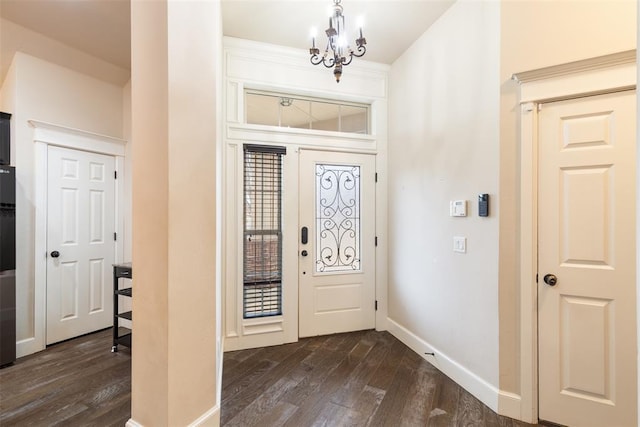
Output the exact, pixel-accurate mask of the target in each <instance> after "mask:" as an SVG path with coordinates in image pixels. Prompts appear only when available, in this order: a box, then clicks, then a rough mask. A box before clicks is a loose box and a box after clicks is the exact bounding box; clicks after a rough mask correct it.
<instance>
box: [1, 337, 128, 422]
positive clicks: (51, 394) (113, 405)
mask: <svg viewBox="0 0 640 427" xmlns="http://www.w3.org/2000/svg"><path fill="white" fill-rule="evenodd" d="M130 401H131V353H130V351H129V349H128V348H126V347H120V351H118V352H117V353H111V329H109V330H105V331H101V332H96V333H94V334H90V335H85V336H82V337H79V338H75V339H73V340H69V341H65V342H62V343H59V344H56V345H53V346H50V347H49V348H47V349H46V350H44V351H41V352H39V353H35V354H32V355H30V356H26V357H22V358H20V359H18V360H17V361H16V362H15V363H14V364H13V365H11V366H7V367H5V368H2V369H0V426H2V427H5V426H53V425H64V426H123V425H124V424H125V423H126V422H127V420H129V418H130V417H131V404H130Z"/></svg>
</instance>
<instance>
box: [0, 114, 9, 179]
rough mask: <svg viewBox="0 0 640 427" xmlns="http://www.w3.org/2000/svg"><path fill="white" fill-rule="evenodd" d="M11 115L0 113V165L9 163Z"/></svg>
mask: <svg viewBox="0 0 640 427" xmlns="http://www.w3.org/2000/svg"><path fill="white" fill-rule="evenodd" d="M10 126H11V114H9V113H3V112H0V165H2V166H6V165H8V164H10V163H11V145H10V144H11V137H10V135H11V130H10V129H11V128H10Z"/></svg>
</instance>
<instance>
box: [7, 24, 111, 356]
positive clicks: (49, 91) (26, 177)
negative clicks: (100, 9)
mask: <svg viewBox="0 0 640 427" xmlns="http://www.w3.org/2000/svg"><path fill="white" fill-rule="evenodd" d="M3 31H4V28H3ZM2 92H3V94H4V93H6V94H8V95H9V94H11V95H12V99H11V97H10V98H7V99H6V101H5V96H3V105H6V106H7V110H9V111H7V112H9V113H13V117H12V124H11V125H12V137H11V140H12V154H11V156H12V160H13V164H14V165H15V166H16V181H17V182H16V184H17V192H16V205H17V211H18V212H19V214H18V215H17V217H16V233H17V239H16V307H17V309H16V313H17V314H16V316H17V319H16V323H17V331H16V332H17V340H18V349H17V351H18V356H22V355H25V354H29V353H32V352H34V351H38V350H41V349H43V348H44V338H45V337H44V330H43V329H42V327H41V326H39V324H38V322H39V320H38V316H43V315H44V312H42V313H40V312H36V309H35V307H36V305H37V304H36V300H38V299H39V300H40V301H42V298H44V295H40V294H38V292H37V291H36V286H35V275H34V270H35V265H34V263H35V253H34V243H35V224H34V215H35V212H34V209H35V193H34V188H35V183H34V168H35V151H34V143H33V128H32V127H31V126H30V125H29V123H28V120H39V121H43V122H49V123H54V124H57V125H61V126H66V127H70V128H75V129H81V130H84V131H88V132H94V133H99V134H103V135H109V136H114V137H121V136H122V128H123V127H122V123H123V122H122V105H123V98H122V89H121V88H120V87H119V86H116V85H113V84H110V83H106V82H104V81H100V80H97V79H95V78H92V77H89V76H87V75H84V74H81V73H78V72H76V71H73V70H71V69H68V68H65V67H61V66H59V65H55V64H52V63H50V62H47V61H44V60H42V59H39V58H35V57H33V56H30V55H26V54H24V53H21V52H18V53H16V54H15V55H14V57H13V62H12V64H11V69H10V71H9V73H8V77H7V78H6V79H5V82H4V85H3V87H2ZM40 307H41V309H42V310H44V307H43V306H40ZM38 311H40V310H38ZM40 321H41V320H40Z"/></svg>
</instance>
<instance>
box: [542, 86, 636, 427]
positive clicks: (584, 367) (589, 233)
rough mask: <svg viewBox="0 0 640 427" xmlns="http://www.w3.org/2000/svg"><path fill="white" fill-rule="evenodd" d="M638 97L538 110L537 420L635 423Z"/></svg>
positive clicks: (578, 423) (598, 98)
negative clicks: (636, 119) (636, 101)
mask: <svg viewBox="0 0 640 427" xmlns="http://www.w3.org/2000/svg"><path fill="white" fill-rule="evenodd" d="M634 103H635V93H632V92H624V93H616V94H608V95H600V96H593V97H588V98H582V99H576V100H569V101H562V102H555V103H549V104H544V105H543V106H542V109H541V111H540V115H539V173H538V174H539V190H538V191H539V194H538V206H539V211H538V227H539V230H538V231H539V233H538V235H539V240H538V254H539V255H538V256H539V285H538V323H539V325H538V335H539V417H540V419H543V420H548V421H552V422H555V423H559V424H562V425H572V426H574V425H575V426H604V425H611V426H613V425H620V426H626V425H636V423H637V415H636V402H637V399H636V396H637V391H636V378H637V376H636V370H637V368H636V354H637V351H636V340H637V338H636V326H635V325H636V307H635V301H636V292H635V277H636V276H635V254H636V247H635V237H634V236H635V230H636V224H635V153H636V147H635V107H634ZM547 275H554V276H556V277H557V281H556V283H555V285H553V284H554V282H553V281H551V280H549V277H550V276H547Z"/></svg>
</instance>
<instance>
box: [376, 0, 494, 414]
mask: <svg viewBox="0 0 640 427" xmlns="http://www.w3.org/2000/svg"><path fill="white" fill-rule="evenodd" d="M499 23H500V7H499V3H496V2H458V3H455V4H454V5H453V6H452V7H451V8H450V9H449V10H448V11H447V12H445V13H444V15H443V16H442V17H441V18H440V19H439V20H438V21H437V22H436V23H435V24H434V25H433V26H432V27H431V28H430V29H429V30H427V32H426V33H424V35H423V36H422V37H420V38H419V39H418V40H417V41H416V42H415V43H414V44H413V45H412V46H411V47H410V48H409V49H408V50H407V51H406V52H405V53H404V54H403V55H402V56H401V57H400V58H399V59H398V60H397V61H396V62H395V63H394V64H393V65H392V68H391V72H390V78H389V81H390V89H389V112H390V113H389V129H390V132H389V204H388V212H389V239H390V247H389V289H388V295H389V319H390V321H391V322H393V323H395V324H399V325H400V326H402V327H404V328H406V329H407V330H408V331H409V332H410V333H411V334H413V335H414V336H416V337H417V339H418V340H420V341H422V342H423V343H425V347H426V348H431V351H435V352H436V356H435V358H431V359H430V360H431V361H433V362H434V363H435V365H436V366H437V367H439V368H440V369H442V370H443V371H444V372H445V373H447V375H449V376H451V377H452V378H454V379H456V381H458V382H460V383H461V384H462V385H463V386H464V387H465V388H467V389H468V390H470V391H472V392H473V393H474V394H475V395H476V396H478V397H479V398H480V399H481V400H483V401H484V402H485V403H487V404H488V405H489V406H491V407H493V408H494V409H495V408H496V406H497V386H498V256H499V254H498V219H499V216H498V211H497V206H498V205H497V203H496V202H497V195H498V178H499V175H498V173H499V171H498V159H499V156H500V153H499V127H498V114H499V74H498V73H499V59H500V57H499V46H500V39H499V37H500V33H499V29H500V28H499ZM479 193H489V194H490V197H491V206H490V209H491V215H490V216H489V217H488V218H481V217H479V216H478V204H477V200H478V194H479ZM457 199H464V200H467V201H468V216H467V217H464V218H454V217H450V216H449V201H450V200H457ZM454 236H464V237H466V238H467V253H465V254H461V253H454V252H453V237H454ZM390 330H391V331H393V330H394V327H393V324H392V326H390ZM427 351H428V350H427Z"/></svg>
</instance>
